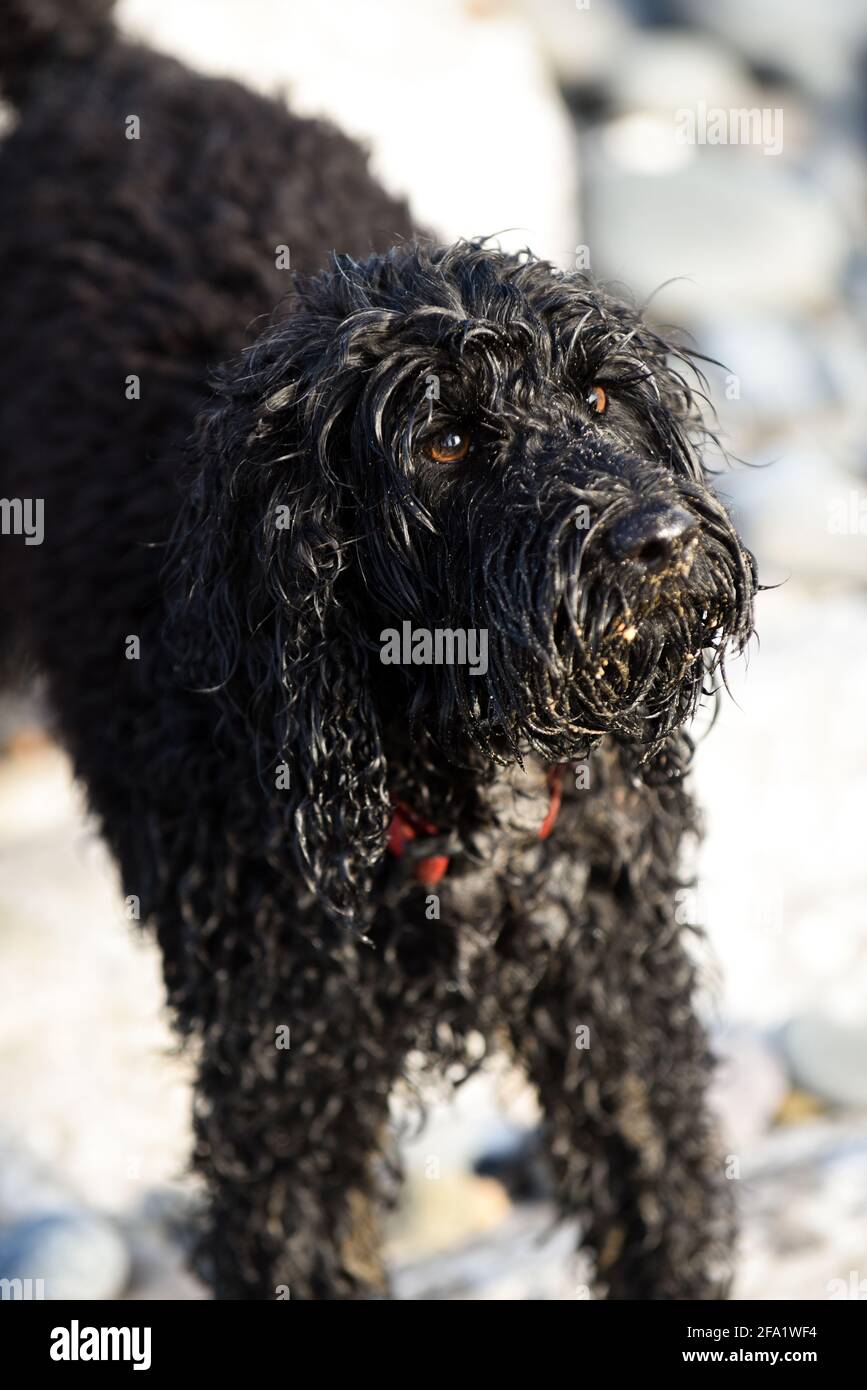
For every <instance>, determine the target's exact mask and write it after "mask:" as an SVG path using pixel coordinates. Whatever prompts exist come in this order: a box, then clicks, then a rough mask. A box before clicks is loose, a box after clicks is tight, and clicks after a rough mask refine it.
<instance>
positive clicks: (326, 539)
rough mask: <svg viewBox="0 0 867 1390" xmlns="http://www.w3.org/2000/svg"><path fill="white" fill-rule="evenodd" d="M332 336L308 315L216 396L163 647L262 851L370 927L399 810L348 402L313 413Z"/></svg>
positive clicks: (186, 507)
mask: <svg viewBox="0 0 867 1390" xmlns="http://www.w3.org/2000/svg"><path fill="white" fill-rule="evenodd" d="M337 312H338V310H337V309H335V313H337ZM337 326H338V325H337V324H336V323H335V320H334V319H333V318H332V317H331V316H330V315H329V314H327V313H326V314H322V313H315V312H313V311H312V310H309V309H308V310H307V311H299V312H298V313H297V314H294V315H292V316H290V317H289V318H288V319H287V320H286V321H285V322H284V323H283V324H281V325H280V326H278V328H277V329H275V330H272V331H271V332H269V333H268V334H266V335H265V336H264V337H263V338H262V339H260V340H259V341H258V342H257V343H256V344H255V345H254V346H253V347H252V348H251V349H249V350H248V352H247V353H245V354H244V356H243V358H242V359H241V360H240V361H239V362H237V363H235V364H234V365H232V366H230V367H228V368H224V369H223V370H222V372H221V374H220V375H219V377H218V379H217V380H216V382H215V390H216V396H215V399H214V401H213V402H212V404H211V405H210V407H209V408H208V409H207V410H206V411H205V412H204V413H203V414H202V415H201V416H200V418H199V420H198V422H197V429H196V434H195V437H194V441H193V449H192V453H193V457H192V462H191V469H190V476H189V477H188V480H187V488H186V496H185V500H184V503H183V505H182V508H181V512H180V515H179V518H178V521H177V525H176V527H175V530H174V534H173V537H172V540H171V543H170V547H169V557H168V563H167V566H166V578H167V585H168V594H169V621H168V625H167V638H168V644H169V648H170V650H171V652H172V654H173V658H174V661H175V674H176V679H177V680H178V681H179V682H180V683H181V684H182V686H183V687H184V688H185V689H186V690H188V691H198V692H202V695H201V697H200V698H204V697H207V698H208V699H210V700H212V701H214V702H215V705H216V707H217V710H218V712H219V713H218V718H217V720H216V725H217V738H218V746H219V748H220V751H221V755H223V756H228V757H229V758H231V760H232V765H233V767H234V769H235V774H234V775H235V776H236V777H237V778H238V779H239V781H240V782H241V783H243V784H245V785H244V788H243V802H244V803H245V805H246V803H247V802H248V800H249V790H248V788H249V782H250V779H251V778H256V777H257V778H258V782H259V788H260V790H261V798H262V800H261V806H262V816H261V817H258V818H257V817H254V818H253V822H254V823H253V825H252V826H251V825H249V824H247V825H245V826H244V827H243V829H242V830H240V831H239V833H242V834H246V835H247V836H248V837H250V838H251V840H252V839H253V838H254V837H255V836H257V835H261V836H262V837H263V839H264V842H262V843H258V844H253V843H251V844H250V852H257V851H258V852H259V853H260V854H262V855H263V856H265V857H267V859H268V861H269V863H271V864H272V865H278V866H280V865H282V866H283V867H284V868H285V869H286V870H287V871H288V872H289V873H290V874H291V872H292V868H293V866H294V868H295V869H297V870H299V871H300V872H301V874H302V876H303V878H304V880H305V881H306V883H307V885H308V887H309V888H310V890H311V891H312V892H314V893H315V894H316V895H317V896H318V898H319V900H320V901H321V903H322V904H323V906H324V907H325V909H326V910H327V912H328V913H329V915H330V916H331V917H332V919H335V918H336V919H339V920H341V921H344V922H347V923H350V924H351V925H353V926H355V927H360V926H361V925H362V924H363V922H364V919H365V905H366V902H369V900H370V894H369V880H370V873H371V870H372V868H373V867H374V865H375V864H376V863H377V862H378V861H379V859H380V858H381V856H382V854H383V852H384V848H385V838H386V833H387V827H388V820H389V815H390V811H389V801H388V793H387V785H386V767H385V760H384V757H383V751H382V743H381V733H380V727H379V720H378V715H377V711H376V709H375V708H374V703H373V698H372V694H371V687H370V680H369V671H368V661H369V653H368V650H367V648H366V646H365V643H364V640H363V635H362V632H361V630H360V626H361V625H360V619H359V609H358V605H357V599H358V594H359V589H360V577H359V575H358V574H354V573H353V557H354V555H355V549H354V546H353V544H352V539H351V538H352V530H351V525H350V522H349V517H348V515H347V507H348V506H349V505H350V504H351V498H350V497H349V496H348V493H349V491H350V490H349V489H347V487H346V485H345V483H346V480H345V478H342V476H341V467H340V462H339V458H338V457H337V455H338V452H339V450H340V449H341V448H342V447H345V446H346V430H344V423H345V422H344V421H343V419H342V414H343V413H344V411H345V410H346V408H348V405H349V402H348V400H344V401H336V402H335V400H334V398H333V397H332V398H331V399H330V400H329V403H328V404H327V405H326V404H325V403H324V402H323V400H321V399H319V400H317V392H318V391H319V390H320V386H319V383H321V381H322V379H323V377H322V372H323V371H324V370H325V369H324V368H323V366H322V363H323V359H324V358H325V357H326V356H327V353H328V351H329V347H330V346H333V342H334V337H335V330H336V327H337ZM326 379H327V378H326ZM332 379H333V378H332ZM346 428H347V430H348V425H347V427H346ZM341 483H343V485H341ZM356 534H357V533H356ZM353 600H354V602H353ZM348 602H350V603H352V604H353V606H352V609H351V610H350V608H349V607H348V606H347V603H348ZM361 611H362V614H363V609H362V610H361ZM240 791H241V788H240V787H239V793H240ZM248 809H249V808H248Z"/></svg>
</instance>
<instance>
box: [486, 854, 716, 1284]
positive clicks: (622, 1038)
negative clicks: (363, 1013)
mask: <svg viewBox="0 0 867 1390" xmlns="http://www.w3.org/2000/svg"><path fill="white" fill-rule="evenodd" d="M694 984H695V977H694V969H693V966H692V963H691V961H690V960H689V958H688V955H687V953H686V951H685V949H684V945H683V942H682V940H681V937H680V933H679V931H678V929H677V926H676V924H675V922H674V921H673V915H672V916H670V915H669V914H668V913H667V912H664V911H663V910H662V908H661V906H660V901H659V898H658V897H656V896H655V895H654V894H653V893H652V891H651V890H650V887H649V885H647V884H645V896H644V897H643V898H642V899H636V897H635V896H634V894H633V893H632V892H631V891H629V889H628V886H627V884H626V881H625V880H623V881H621V882H620V883H619V884H618V883H613V884H611V885H610V886H606V887H591V888H590V889H589V891H588V893H587V896H586V898H585V902H584V910H583V911H582V913H581V915H580V920H579V921H576V922H575V923H574V924H573V925H572V926H570V928H569V931H568V933H567V935H566V937H565V939H564V940H563V941H562V942H561V944H560V946H559V947H558V949H557V950H556V952H555V953H554V954H553V955H552V957H551V959H550V961H549V964H548V967H547V969H546V971H545V974H544V976H543V977H542V979H541V980H540V981H539V983H538V985H537V986H536V987H535V989H534V990H533V993H532V995H531V997H530V1000H529V1003H528V1005H527V1007H526V1012H525V1013H523V1011H522V1017H520V1018H518V1017H515V1018H514V1019H513V1020H512V1021H511V1025H510V1027H511V1033H512V1037H513V1040H514V1044H515V1048H516V1051H517V1052H518V1054H519V1056H520V1057H521V1059H522V1060H523V1062H524V1064H525V1066H526V1067H527V1069H528V1072H529V1075H530V1077H531V1079H532V1081H533V1082H534V1083H535V1085H536V1087H537V1089H538V1092H539V1097H540V1101H541V1105H542V1109H543V1112H544V1138H545V1147H546V1150H547V1154H548V1156H549V1159H550V1165H551V1169H552V1172H553V1179H554V1183H555V1191H556V1199H557V1201H558V1204H559V1206H560V1208H561V1210H562V1212H563V1214H564V1215H570V1216H578V1217H579V1218H580V1219H581V1221H582V1223H583V1236H582V1243H583V1244H584V1245H585V1246H586V1247H588V1248H589V1250H590V1251H591V1253H592V1255H593V1257H594V1259H595V1265H596V1273H597V1284H598V1291H599V1293H600V1295H601V1296H604V1297H608V1298H611V1299H696V1298H701V1299H704V1298H715V1297H723V1296H724V1294H725V1287H726V1278H727V1268H728V1260H729V1255H730V1248H729V1247H730V1238H731V1226H732V1222H731V1202H730V1189H729V1188H728V1185H727V1183H726V1181H725V1176H724V1160H723V1155H722V1152H721V1147H720V1146H719V1145H717V1142H716V1139H715V1135H714V1131H713V1126H712V1125H711V1123H710V1121H709V1118H708V1115H707V1112H706V1100H705V1094H706V1087H707V1083H708V1079H709V1076H710V1074H711V1069H712V1063H711V1061H710V1058H709V1055H708V1048H707V1043H706V1039H705V1036H704V1033H703V1030H702V1028H701V1026H700V1024H699V1022H698V1020H697V1018H696V1016H695V1013H694V1011H693V992H694Z"/></svg>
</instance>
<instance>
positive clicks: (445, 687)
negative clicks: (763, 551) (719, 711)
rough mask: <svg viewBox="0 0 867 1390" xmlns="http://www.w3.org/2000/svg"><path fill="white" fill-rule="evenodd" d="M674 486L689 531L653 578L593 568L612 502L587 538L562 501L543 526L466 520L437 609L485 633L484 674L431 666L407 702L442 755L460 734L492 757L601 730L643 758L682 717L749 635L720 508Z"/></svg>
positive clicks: (740, 564) (548, 754)
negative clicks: (697, 530) (466, 534)
mask: <svg viewBox="0 0 867 1390" xmlns="http://www.w3.org/2000/svg"><path fill="white" fill-rule="evenodd" d="M686 491H687V493H689V495H688V496H687V497H685V499H684V500H686V501H687V502H688V504H689V505H690V506H691V507H692V509H693V511H694V512H695V513H696V514H697V516H698V517H699V519H700V521H701V523H702V528H701V534H700V536H698V537H696V538H695V540H693V541H691V542H690V543H689V544H688V545H687V546H686V547H685V548H684V549H683V551H682V552H681V553H680V554H679V555H677V556H675V557H674V559H673V560H672V562H671V564H670V565H669V566H668V567H667V569H666V570H665V571H663V572H662V573H659V574H646V573H645V574H641V573H638V572H637V571H635V570H633V568H632V567H630V566H622V565H615V564H611V563H608V562H606V560H605V558H604V534H605V530H606V527H607V525H608V524H609V522H610V520H611V518H612V517H613V518H615V519H616V516H617V515H618V504H615V505H614V506H613V507H612V508H610V509H609V510H608V511H606V512H603V514H602V515H601V516H600V518H599V520H598V522H597V523H596V524H595V525H594V527H593V529H592V531H591V532H589V533H583V532H581V531H580V530H578V528H577V527H576V524H575V504H574V499H573V498H569V499H564V501H563V503H562V505H561V508H560V513H559V515H557V512H556V511H555V512H554V515H553V519H552V516H551V514H550V513H549V515H548V516H547V517H546V523H545V525H544V527H543V528H540V526H539V523H538V517H536V518H535V523H536V524H535V525H531V524H529V518H527V517H523V518H521V519H519V521H518V524H515V522H514V521H512V523H511V524H510V525H509V527H508V530H506V529H505V526H504V518H503V517H502V516H500V517H498V518H497V519H496V521H495V520H494V518H490V520H489V522H488V523H485V522H484V521H481V522H480V525H479V526H478V528H477V530H476V534H474V535H471V536H470V539H469V542H468V546H467V551H466V554H465V555H464V556H462V557H457V558H455V557H453V558H452V563H451V564H450V566H449V578H450V581H451V583H450V588H451V602H450V613H451V614H454V612H455V611H457V610H458V609H460V610H461V611H465V614H466V616H465V618H464V620H463V621H464V622H465V624H466V626H467V627H471V628H476V629H485V630H486V631H487V634H488V636H487V641H488V670H487V672H486V673H485V674H484V675H477V676H473V675H471V674H470V673H469V671H468V670H467V668H466V667H460V666H454V667H446V668H438V670H437V672H436V673H435V674H434V676H433V679H432V682H431V685H430V686H429V687H428V694H430V695H432V697H433V698H432V700H431V701H428V700H427V699H425V698H424V695H423V693H422V690H418V691H417V693H416V701H415V702H414V703H415V706H416V710H419V709H420V708H421V707H422V706H423V705H424V706H426V711H425V713H426V718H425V722H426V723H427V724H428V726H429V727H430V723H431V718H432V717H433V722H434V723H435V725H436V737H437V738H438V740H439V741H440V742H441V743H442V744H443V745H444V746H446V747H447V748H448V749H449V750H450V751H451V753H452V754H453V755H458V756H459V755H460V751H461V748H462V747H464V748H465V747H466V745H467V742H468V741H469V743H470V744H472V745H474V746H475V747H476V748H477V749H479V750H480V751H481V752H482V753H484V754H485V755H486V756H487V757H491V758H494V759H495V760H496V761H498V762H509V761H513V760H514V759H515V758H516V757H518V758H521V757H523V756H524V755H525V754H526V753H528V752H534V753H536V754H538V755H539V756H540V757H541V758H543V759H544V760H545V761H547V762H563V761H569V760H574V759H576V758H578V757H580V756H582V755H583V754H584V753H585V752H586V751H587V750H589V749H590V748H591V747H592V746H593V745H594V744H595V743H596V742H597V741H598V740H599V738H600V737H602V736H604V735H606V734H611V735H614V736H616V737H618V738H621V739H624V740H628V741H629V742H632V743H634V744H636V745H637V746H638V748H639V750H640V753H643V754H644V755H645V756H647V757H650V756H651V755H652V754H653V753H654V752H655V751H656V750H658V749H659V747H660V746H661V745H662V743H663V742H664V741H665V739H666V738H667V736H668V735H669V734H670V733H672V732H673V731H674V730H675V729H677V728H678V727H679V726H680V725H682V724H684V723H685V722H686V721H687V720H688V719H689V718H690V717H691V716H692V714H693V713H694V711H695V709H696V706H697V705H698V702H699V700H700V699H701V697H702V694H703V693H708V692H709V690H710V689H711V687H712V683H713V677H714V672H715V671H717V670H718V669H719V668H720V667H721V666H722V665H723V662H724V659H725V655H726V653H727V652H728V651H731V650H733V649H734V650H739V649H740V648H741V647H743V645H744V644H745V643H746V641H747V639H748V637H749V634H750V632H751V630H752V619H751V610H752V594H753V589H754V582H755V581H754V575H753V569H752V560H751V557H750V556H749V554H748V552H746V551H745V550H743V548H742V547H741V545H740V543H739V541H738V538H737V536H736V533H735V532H734V530H733V528H732V526H731V523H730V522H729V520H728V518H727V516H726V515H725V512H724V511H723V509H722V508H721V507H720V506H719V504H718V503H717V502H716V501H715V499H713V498H712V497H711V496H710V494H708V493H707V492H706V491H705V489H703V488H700V487H699V486H698V485H695V487H694V488H693V487H691V486H690V485H687V487H686ZM620 511H621V512H622V505H621V506H620ZM467 577H469V589H468V590H466V589H465V590H464V593H463V595H462V596H461V595H459V592H458V589H459V586H460V585H461V584H462V583H463V584H466V582H467ZM461 599H462V601H461ZM452 621H454V618H452Z"/></svg>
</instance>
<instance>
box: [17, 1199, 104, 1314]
mask: <svg viewBox="0 0 867 1390" xmlns="http://www.w3.org/2000/svg"><path fill="white" fill-rule="evenodd" d="M129 1270H130V1260H129V1255H128V1253H127V1250H126V1246H125V1245H124V1243H123V1241H122V1240H121V1239H120V1237H119V1236H118V1234H117V1231H116V1230H115V1228H114V1226H112V1225H111V1224H110V1223H109V1222H108V1221H106V1220H104V1219H103V1218H102V1217H100V1216H97V1215H95V1214H94V1213H91V1212H84V1211H67V1212H53V1213H51V1214H49V1215H43V1216H33V1217H30V1218H27V1219H25V1220H22V1221H19V1222H18V1223H17V1224H16V1225H14V1226H11V1227H9V1228H8V1229H7V1230H6V1231H4V1232H3V1233H2V1234H0V1278H3V1279H22V1280H33V1281H41V1286H42V1289H43V1290H44V1292H43V1294H42V1295H41V1296H43V1297H44V1298H46V1299H50V1300H53V1301H56V1300H61V1299H112V1298H117V1297H119V1296H120V1294H121V1293H122V1291H123V1288H124V1285H125V1284H126V1281H127V1278H128V1275H129Z"/></svg>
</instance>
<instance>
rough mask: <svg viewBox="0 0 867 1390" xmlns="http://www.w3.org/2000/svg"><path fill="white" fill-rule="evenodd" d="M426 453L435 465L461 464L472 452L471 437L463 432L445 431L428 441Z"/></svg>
mask: <svg viewBox="0 0 867 1390" xmlns="http://www.w3.org/2000/svg"><path fill="white" fill-rule="evenodd" d="M425 452H426V453H427V456H428V458H432V459H433V461H434V463H460V462H461V460H462V459H465V458H466V456H467V454H468V453H469V452H470V436H469V435H468V434H466V433H465V432H464V431H463V430H456V429H448V430H443V432H442V434H437V435H434V437H433V439H429V440H428V441H427V443H426V444H425Z"/></svg>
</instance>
